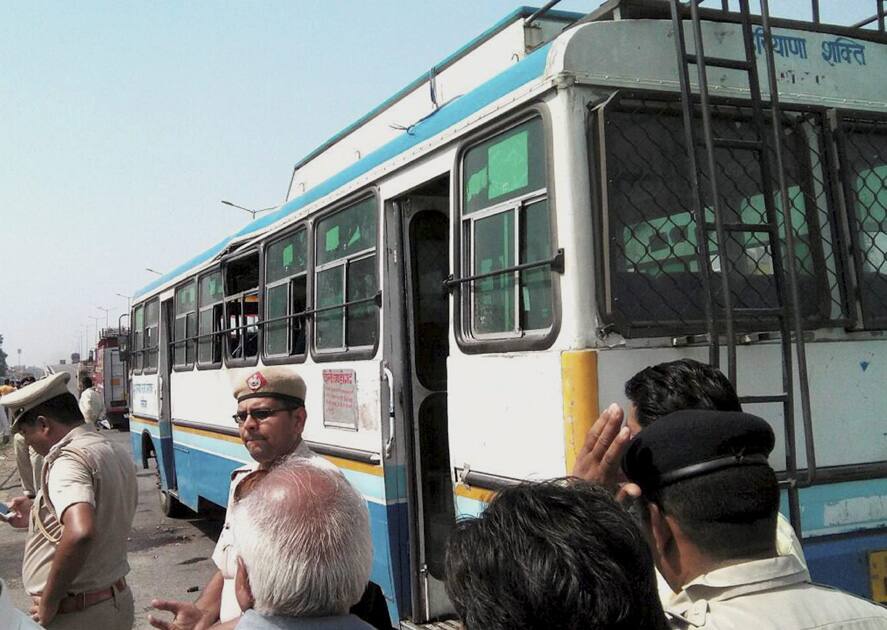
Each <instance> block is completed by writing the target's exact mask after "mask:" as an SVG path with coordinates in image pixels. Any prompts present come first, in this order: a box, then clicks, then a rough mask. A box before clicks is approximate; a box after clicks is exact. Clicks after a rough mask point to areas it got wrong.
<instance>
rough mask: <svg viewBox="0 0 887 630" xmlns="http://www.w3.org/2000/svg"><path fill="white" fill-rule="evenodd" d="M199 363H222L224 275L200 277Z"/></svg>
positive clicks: (209, 274) (215, 272) (215, 274)
mask: <svg viewBox="0 0 887 630" xmlns="http://www.w3.org/2000/svg"><path fill="white" fill-rule="evenodd" d="M198 293H199V295H198V298H199V308H200V311H199V314H198V334H199V335H200V339H199V341H198V342H197V363H198V364H199V365H201V366H210V365H219V364H220V363H221V362H222V340H221V334H220V333H219V331H220V330H222V324H223V323H224V319H225V318H224V316H223V312H222V311H223V302H222V300H223V297H224V292H223V289H222V273H221V272H220V271H213V272H212V273H208V274H206V275H204V276H201V277H200V287H199V292H198Z"/></svg>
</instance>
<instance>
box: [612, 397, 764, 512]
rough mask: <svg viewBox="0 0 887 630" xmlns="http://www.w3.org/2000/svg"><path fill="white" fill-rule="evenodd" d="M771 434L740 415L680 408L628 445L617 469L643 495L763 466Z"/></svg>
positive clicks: (759, 422) (757, 420)
mask: <svg viewBox="0 0 887 630" xmlns="http://www.w3.org/2000/svg"><path fill="white" fill-rule="evenodd" d="M774 443H775V438H774V436H773V429H772V428H770V425H769V424H768V423H767V421H766V420H762V419H761V418H759V417H757V416H753V415H751V414H748V413H742V412H739V411H713V410H707V409H684V410H681V411H675V412H674V413H670V414H668V415H667V416H662V417H661V418H659V419H658V420H656V421H655V422H654V423H653V424H651V425H650V426H649V427H647V428H645V429H644V430H643V431H641V432H640V433H639V434H638V435H637V436H636V437H635V438H634V439H633V440H632V442H631V446H629V448H628V451H626V453H625V457H623V458H622V470H623V471H624V472H625V476H626V477H628V479H629V480H630V481H633V482H634V483H636V484H638V485H639V486H640V487H641V490H642V491H643V492H644V493H645V494H649V493H650V492H651V491H653V490H656V489H658V488H663V487H665V486H668V485H670V484H673V483H675V482H677V481H682V480H684V479H689V478H690V477H696V476H698V475H704V474H708V473H712V472H714V471H716V470H722V469H724V468H732V467H734V466H749V465H757V466H761V465H767V456H768V455H769V454H770V451H772V450H773V445H774Z"/></svg>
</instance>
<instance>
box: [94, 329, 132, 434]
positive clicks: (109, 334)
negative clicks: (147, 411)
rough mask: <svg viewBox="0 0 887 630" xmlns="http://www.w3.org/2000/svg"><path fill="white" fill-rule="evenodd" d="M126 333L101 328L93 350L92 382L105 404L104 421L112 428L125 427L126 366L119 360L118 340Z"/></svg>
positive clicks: (119, 330)
mask: <svg viewBox="0 0 887 630" xmlns="http://www.w3.org/2000/svg"><path fill="white" fill-rule="evenodd" d="M125 334H126V331H125V330H124V329H120V328H103V329H102V332H101V336H100V338H99V341H98V343H97V344H96V348H95V370H94V373H93V380H94V384H95V386H96V389H97V390H98V391H99V392H101V394H102V400H103V402H104V404H105V419H106V420H107V421H108V423H109V424H110V425H111V426H112V427H114V428H120V429H125V428H126V426H127V420H126V414H127V402H126V396H127V391H126V390H127V388H126V366H125V365H124V362H123V361H121V360H120V348H119V347H118V340H119V338H120V336H121V335H125Z"/></svg>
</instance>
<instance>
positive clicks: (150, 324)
mask: <svg viewBox="0 0 887 630" xmlns="http://www.w3.org/2000/svg"><path fill="white" fill-rule="evenodd" d="M159 323H160V300H151V301H150V302H148V303H147V304H146V305H145V334H144V337H143V339H144V368H145V369H146V370H156V369H157V356H158V354H157V353H158V350H159V348H160V346H159V343H160V338H159V337H158V335H157V333H158V330H159Z"/></svg>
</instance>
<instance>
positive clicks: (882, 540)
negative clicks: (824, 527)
mask: <svg viewBox="0 0 887 630" xmlns="http://www.w3.org/2000/svg"><path fill="white" fill-rule="evenodd" d="M872 551H887V531H885V530H884V529H881V530H879V531H874V532H873V531H865V530H863V531H859V532H855V533H852V534H844V535H841V536H827V537H825V538H814V539H811V540H805V541H804V555H805V556H806V558H807V566H808V568H809V569H810V577H812V578H813V581H814V582H822V583H823V584H828V585H829V586H835V587H837V588H840V589H843V590H845V591H849V592H851V593H855V594H857V595H861V596H862V597H867V598H869V599H871V598H872V583H871V575H870V574H869V557H868V556H869V553H871V552H872Z"/></svg>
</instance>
